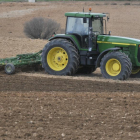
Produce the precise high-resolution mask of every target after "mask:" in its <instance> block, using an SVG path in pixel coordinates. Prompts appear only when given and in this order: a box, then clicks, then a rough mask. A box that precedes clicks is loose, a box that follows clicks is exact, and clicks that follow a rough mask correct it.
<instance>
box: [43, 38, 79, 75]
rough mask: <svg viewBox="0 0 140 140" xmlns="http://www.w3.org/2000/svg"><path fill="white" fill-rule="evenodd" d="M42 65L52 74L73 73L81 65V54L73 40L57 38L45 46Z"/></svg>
mask: <svg viewBox="0 0 140 140" xmlns="http://www.w3.org/2000/svg"><path fill="white" fill-rule="evenodd" d="M42 65H43V67H44V69H45V71H46V72H47V73H49V74H52V75H73V74H75V73H76V71H77V69H78V66H79V55H78V52H77V50H76V48H75V47H74V46H73V44H72V43H71V42H69V41H68V40H64V39H55V40H52V41H50V42H49V43H48V44H47V45H46V46H45V47H44V49H43V52H42Z"/></svg>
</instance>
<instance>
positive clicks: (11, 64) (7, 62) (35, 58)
mask: <svg viewBox="0 0 140 140" xmlns="http://www.w3.org/2000/svg"><path fill="white" fill-rule="evenodd" d="M41 53H42V50H41V51H39V52H37V53H30V54H19V55H17V56H16V57H12V58H5V59H0V67H5V72H6V73H7V74H13V73H15V67H22V66H29V65H34V66H37V65H40V64H41Z"/></svg>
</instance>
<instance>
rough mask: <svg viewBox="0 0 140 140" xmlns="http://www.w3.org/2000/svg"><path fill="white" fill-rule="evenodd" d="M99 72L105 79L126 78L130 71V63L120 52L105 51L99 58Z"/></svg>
mask: <svg viewBox="0 0 140 140" xmlns="http://www.w3.org/2000/svg"><path fill="white" fill-rule="evenodd" d="M100 68H101V73H102V75H103V76H104V77H105V78H107V79H114V80H117V79H118V80H126V79H127V78H128V77H129V76H130V74H131V71H132V63H131V61H130V59H129V58H128V56H127V55H126V54H124V53H122V52H110V53H107V54H106V55H105V56H104V57H103V58H102V60H101V64H100Z"/></svg>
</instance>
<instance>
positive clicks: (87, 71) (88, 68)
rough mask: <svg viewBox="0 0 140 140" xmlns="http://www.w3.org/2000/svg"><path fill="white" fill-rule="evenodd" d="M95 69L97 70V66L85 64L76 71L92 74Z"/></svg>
mask: <svg viewBox="0 0 140 140" xmlns="http://www.w3.org/2000/svg"><path fill="white" fill-rule="evenodd" d="M95 70H96V67H95V66H92V67H87V66H83V67H81V68H79V69H78V71H77V72H76V73H77V74H91V73H92V72H94V71H95Z"/></svg>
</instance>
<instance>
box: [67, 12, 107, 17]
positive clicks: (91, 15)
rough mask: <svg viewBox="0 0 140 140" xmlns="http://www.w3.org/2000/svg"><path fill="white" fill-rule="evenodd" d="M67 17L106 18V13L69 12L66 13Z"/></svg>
mask: <svg viewBox="0 0 140 140" xmlns="http://www.w3.org/2000/svg"><path fill="white" fill-rule="evenodd" d="M65 16H67V17H106V14H104V13H91V12H87V13H86V12H68V13H65Z"/></svg>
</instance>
